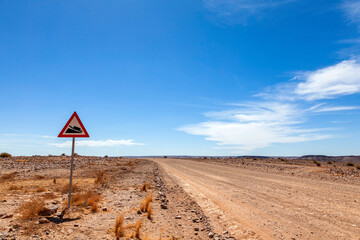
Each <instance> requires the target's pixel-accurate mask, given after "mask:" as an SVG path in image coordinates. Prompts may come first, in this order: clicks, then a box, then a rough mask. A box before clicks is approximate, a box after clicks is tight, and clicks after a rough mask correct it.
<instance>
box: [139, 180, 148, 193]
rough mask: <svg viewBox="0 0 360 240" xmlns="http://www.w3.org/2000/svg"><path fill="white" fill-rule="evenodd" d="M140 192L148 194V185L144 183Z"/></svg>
mask: <svg viewBox="0 0 360 240" xmlns="http://www.w3.org/2000/svg"><path fill="white" fill-rule="evenodd" d="M140 191H143V192H146V191H147V184H146V182H144V183H143V185H142V186H141V188H140Z"/></svg>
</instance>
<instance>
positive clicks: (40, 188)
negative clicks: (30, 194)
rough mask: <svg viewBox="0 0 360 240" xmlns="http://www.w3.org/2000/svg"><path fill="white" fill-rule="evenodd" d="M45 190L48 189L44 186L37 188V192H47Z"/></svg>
mask: <svg viewBox="0 0 360 240" xmlns="http://www.w3.org/2000/svg"><path fill="white" fill-rule="evenodd" d="M45 191H46V189H45V188H43V187H38V188H37V189H36V192H45Z"/></svg>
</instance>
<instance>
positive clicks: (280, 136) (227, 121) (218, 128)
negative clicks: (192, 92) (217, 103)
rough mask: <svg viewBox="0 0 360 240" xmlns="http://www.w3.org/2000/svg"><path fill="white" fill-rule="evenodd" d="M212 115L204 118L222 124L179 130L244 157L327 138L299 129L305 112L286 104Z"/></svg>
mask: <svg viewBox="0 0 360 240" xmlns="http://www.w3.org/2000/svg"><path fill="white" fill-rule="evenodd" d="M250 106H251V105H249V107H245V108H241V109H236V110H231V111H223V112H212V113H208V114H206V115H207V116H208V117H212V118H216V119H221V120H222V121H219V120H218V121H207V122H202V123H199V124H193V125H188V126H184V127H181V128H179V129H178V130H180V131H184V132H186V133H189V134H192V135H201V136H206V138H205V139H206V140H209V141H216V142H218V143H217V144H218V145H220V146H222V148H226V149H234V150H235V152H237V153H247V152H249V151H252V150H254V149H258V148H264V147H268V146H271V145H272V144H274V143H295V142H304V141H311V140H320V139H326V138H329V137H331V136H330V135H327V134H320V133H319V131H321V129H305V128H300V127H299V124H301V123H303V122H304V121H305V120H304V116H303V115H304V113H305V112H306V111H305V110H301V109H299V108H298V107H297V106H296V105H294V104H288V103H279V102H272V103H259V104H257V105H256V104H252V107H250Z"/></svg>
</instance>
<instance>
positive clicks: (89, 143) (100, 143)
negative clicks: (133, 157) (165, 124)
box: [49, 139, 144, 147]
mask: <svg viewBox="0 0 360 240" xmlns="http://www.w3.org/2000/svg"><path fill="white" fill-rule="evenodd" d="M71 144H72V141H70V140H69V141H66V142H63V143H49V145H51V146H55V147H70V146H71ZM134 145H144V144H142V143H136V142H134V140H132V139H121V140H112V139H108V140H79V141H76V146H79V147H81V146H85V147H114V146H134Z"/></svg>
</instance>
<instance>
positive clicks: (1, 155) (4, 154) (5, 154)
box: [0, 152, 11, 158]
mask: <svg viewBox="0 0 360 240" xmlns="http://www.w3.org/2000/svg"><path fill="white" fill-rule="evenodd" d="M0 157H2V158H6V157H11V154H10V153H6V152H3V153H0Z"/></svg>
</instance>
